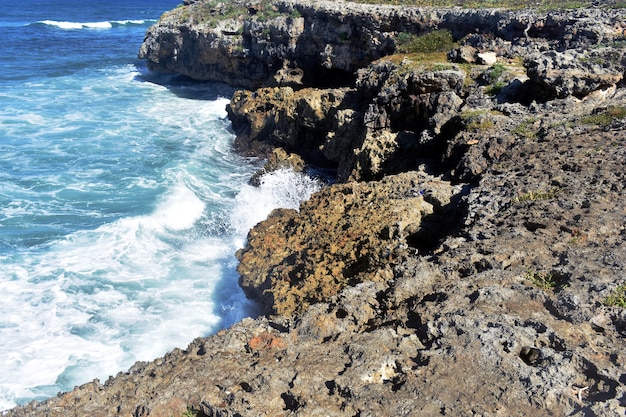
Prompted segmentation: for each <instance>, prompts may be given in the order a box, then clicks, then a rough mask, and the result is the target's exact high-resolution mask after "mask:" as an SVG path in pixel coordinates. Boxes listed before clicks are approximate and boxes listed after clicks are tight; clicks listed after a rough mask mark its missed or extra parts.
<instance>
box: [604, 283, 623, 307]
mask: <svg viewBox="0 0 626 417" xmlns="http://www.w3.org/2000/svg"><path fill="white" fill-rule="evenodd" d="M604 304H606V305H607V306H609V307H621V308H626V285H620V286H619V287H617V288H616V289H615V290H614V291H613V292H612V293H611V294H609V295H608V296H607V297H606V298H605V300H604Z"/></svg>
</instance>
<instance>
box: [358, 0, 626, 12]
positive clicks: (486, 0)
mask: <svg viewBox="0 0 626 417" xmlns="http://www.w3.org/2000/svg"><path fill="white" fill-rule="evenodd" d="M353 1H355V2H357V3H377V4H390V5H396V6H420V7H462V8H466V9H476V8H505V9H524V8H534V9H541V10H557V9H579V8H582V7H590V6H592V5H593V3H594V2H593V1H585V0H564V1H563V0H544V1H541V2H537V1H533V0H353ZM609 6H610V7H614V8H623V7H626V2H625V1H623V0H619V1H616V2H613V3H612V4H610V5H609Z"/></svg>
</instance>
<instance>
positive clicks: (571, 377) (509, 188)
mask: <svg viewBox="0 0 626 417" xmlns="http://www.w3.org/2000/svg"><path fill="white" fill-rule="evenodd" d="M624 22H626V11H625V10H621V9H612V8H608V7H596V8H586V9H577V10H561V11H553V12H540V11H537V10H523V11H506V10H491V9H484V10H465V9H459V8H455V9H430V8H417V7H406V6H402V7H396V6H387V5H365V4H354V3H349V2H343V1H337V2H308V1H286V0H282V1H273V2H270V1H255V2H245V3H244V2H238V1H235V2H228V3H220V2H216V1H208V0H207V1H204V0H196V1H193V0H186V1H185V2H184V5H182V6H181V7H179V8H177V9H175V10H173V11H171V12H168V13H166V14H165V15H164V16H163V17H162V19H161V21H160V22H159V23H157V24H156V25H155V26H153V27H152V28H151V29H150V30H149V31H148V33H147V34H146V40H145V42H144V44H143V45H142V47H141V51H140V56H141V57H142V58H145V59H147V60H148V63H149V66H150V68H151V69H153V70H157V71H167V72H174V73H178V74H182V75H185V76H189V77H192V78H195V79H199V80H213V81H221V82H228V83H230V84H232V85H236V86H239V87H242V88H245V89H246V90H240V91H238V92H236V93H235V95H234V96H233V98H232V101H231V103H230V104H229V106H228V109H227V110H228V113H229V117H230V118H231V120H232V122H233V129H234V131H235V132H236V134H237V138H236V141H235V146H236V149H237V150H238V151H239V152H242V153H245V154H254V155H271V156H272V157H271V160H272V165H273V167H272V168H270V167H269V166H268V169H275V168H280V167H282V166H284V165H293V164H294V162H293V161H297V162H296V163H295V165H298V166H300V167H301V166H302V164H305V165H306V168H304V169H309V170H311V172H315V169H317V168H320V167H323V168H326V169H330V170H332V171H333V172H335V173H336V176H335V178H334V180H333V181H331V183H329V184H328V185H327V186H326V187H325V188H323V189H322V190H321V191H319V192H318V193H316V194H314V195H313V196H312V197H311V199H310V200H309V201H307V202H305V203H303V204H302V205H301V207H300V209H299V210H276V211H274V212H273V213H272V214H271V215H270V216H269V217H268V219H267V220H265V221H263V222H261V223H259V224H258V225H257V226H255V227H254V228H253V229H252V230H251V231H250V233H249V235H248V243H247V245H246V247H245V248H244V249H242V250H240V251H239V252H238V253H237V257H238V259H239V261H240V264H239V268H238V271H239V273H240V275H241V278H240V285H241V286H242V288H243V289H244V291H245V292H246V294H247V295H248V296H249V297H250V298H252V299H255V300H256V301H257V302H258V303H259V305H260V307H261V308H262V310H263V315H262V316H261V317H259V318H256V319H251V318H248V319H244V320H242V321H241V322H240V323H237V324H235V325H233V326H232V327H230V328H228V329H225V330H222V331H220V332H219V333H218V334H216V335H214V336H211V337H208V338H198V339H196V340H194V341H193V342H192V343H191V344H190V345H189V346H188V347H187V348H186V349H184V350H182V349H176V350H174V351H173V352H170V353H168V354H167V355H165V356H164V357H163V358H159V359H156V360H155V361H153V362H150V363H144V362H141V363H137V364H135V365H134V366H133V367H132V368H131V369H130V370H129V371H128V372H122V373H119V374H118V375H117V376H116V377H111V378H110V379H109V380H108V381H106V382H105V383H101V382H100V381H97V380H95V381H93V382H91V383H88V384H85V385H83V386H80V387H77V388H76V389H75V390H73V391H72V392H69V393H62V394H59V396H58V397H57V398H52V399H49V400H47V401H44V402H41V403H38V402H33V403H30V404H27V405H25V406H23V407H17V408H15V409H12V410H8V411H7V412H6V413H5V415H6V416H38V415H41V416H44V415H45V416H67V415H77V416H78V415H80V416H84V415H90V416H114V415H119V416H133V417H139V416H157V417H160V416H163V417H167V416H181V415H196V416H199V417H202V416H260V415H272V416H296V415H298V416H309V415H311V416H312V415H332V416H385V415H389V416H405V415H407V416H408V415H425V416H431V415H433V416H434V415H454V416H465V415H481V416H494V417H495V416H526V415H538V416H544V415H545V416H563V415H568V416H574V415H581V416H623V415H626V368H625V365H624V364H625V363H626V350H625V349H624V346H625V344H624V342H625V337H626V272H625V271H626V245H625V244H626V242H625V240H626V209H625V208H624V204H623V203H624V201H626V200H625V198H624V197H625V187H626V178H625V173H626V146H625V145H626V142H625V140H626V132H625V128H626V89H625V88H624V87H625V85H626V82H625V77H626V24H625V23H624ZM261 174H262V173H261Z"/></svg>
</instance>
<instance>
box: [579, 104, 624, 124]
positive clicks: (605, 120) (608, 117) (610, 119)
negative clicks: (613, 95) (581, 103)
mask: <svg viewBox="0 0 626 417" xmlns="http://www.w3.org/2000/svg"><path fill="white" fill-rule="evenodd" d="M620 119H626V107H618V106H614V107H608V108H607V109H605V110H602V111H600V112H598V113H595V114H591V115H589V116H585V117H583V118H582V119H581V122H582V123H584V124H586V125H594V126H601V127H608V126H611V125H612V124H613V123H615V122H616V121H618V120H620Z"/></svg>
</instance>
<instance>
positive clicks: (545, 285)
mask: <svg viewBox="0 0 626 417" xmlns="http://www.w3.org/2000/svg"><path fill="white" fill-rule="evenodd" d="M526 278H527V279H528V280H529V281H530V282H532V283H533V285H535V286H537V287H539V288H541V289H542V290H544V291H554V290H555V288H556V287H557V285H558V283H559V282H558V281H559V280H558V279H557V278H556V277H555V276H554V274H552V273H550V272H537V271H535V270H534V269H529V270H527V271H526Z"/></svg>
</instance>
